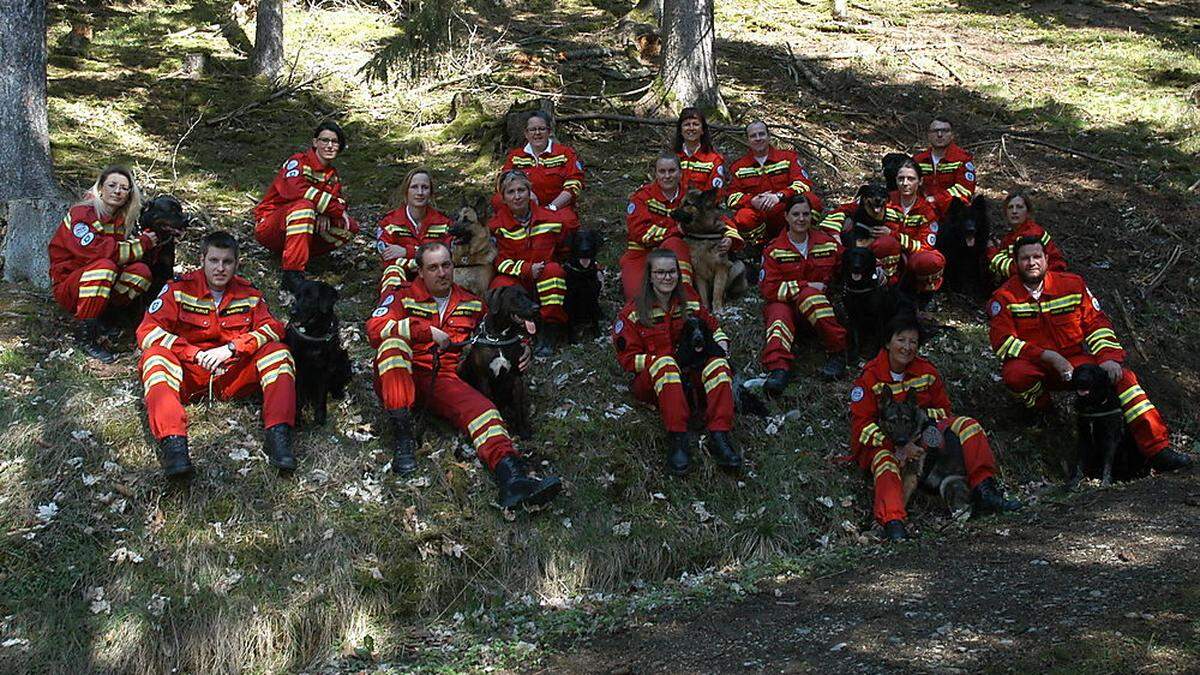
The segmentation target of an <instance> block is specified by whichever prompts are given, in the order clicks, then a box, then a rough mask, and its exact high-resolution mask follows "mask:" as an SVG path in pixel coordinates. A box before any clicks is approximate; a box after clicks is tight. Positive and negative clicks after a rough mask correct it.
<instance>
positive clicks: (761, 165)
mask: <svg viewBox="0 0 1200 675" xmlns="http://www.w3.org/2000/svg"><path fill="white" fill-rule="evenodd" d="M746 140H747V142H748V143H749V145H750V149H749V150H748V151H747V152H746V154H745V155H743V156H742V158H741V159H739V160H737V161H736V162H734V163H733V164H732V165H731V166H730V167H729V177H730V182H729V186H728V187H727V188H726V190H725V206H727V207H728V208H730V209H733V210H734V211H735V213H734V216H733V221H734V223H736V224H737V229H738V232H740V233H741V234H742V239H744V240H745V241H746V243H748V244H760V243H762V242H764V241H767V240H770V239H774V238H775V237H776V236H778V235H779V233H780V232H781V231H783V229H784V228H785V227H786V226H787V221H786V220H785V219H784V217H783V211H784V204H785V203H787V200H788V199H790V198H791V197H792V196H793V195H798V194H803V195H804V196H805V197H807V198H808V202H809V204H810V205H811V206H812V209H813V211H814V212H816V213H820V212H821V210H822V208H823V206H824V205H823V204H822V202H821V198H820V197H818V196H817V193H816V192H815V191H814V187H813V181H812V179H811V178H809V177H808V171H807V170H805V168H804V166H803V165H801V164H800V158H799V157H798V156H797V155H796V153H795V152H792V151H791V150H780V149H778V148H776V147H774V146H773V145H771V131H770V129H768V128H767V123H766V122H762V121H756V122H751V123H750V124H747V125H746Z"/></svg>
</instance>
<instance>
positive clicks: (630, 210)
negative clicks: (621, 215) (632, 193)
mask: <svg viewBox="0 0 1200 675" xmlns="http://www.w3.org/2000/svg"><path fill="white" fill-rule="evenodd" d="M634 211H637V205H636V204H634V203H633V202H629V206H626V207H625V213H628V214H629V215H633V212H634Z"/></svg>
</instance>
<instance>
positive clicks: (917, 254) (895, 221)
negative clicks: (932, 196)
mask: <svg viewBox="0 0 1200 675" xmlns="http://www.w3.org/2000/svg"><path fill="white" fill-rule="evenodd" d="M900 204H901V202H900V194H899V193H897V192H893V193H892V194H891V199H890V200H889V201H888V204H887V207H886V209H885V221H886V224H887V226H888V227H890V228H891V229H892V234H893V235H895V237H896V241H897V242H899V244H900V248H901V250H903V251H904V269H905V271H906V272H908V273H909V276H910V277H911V278H912V281H911V283H912V284H913V286H914V288H915V290H917V291H922V292H932V291H936V290H937V289H939V288H941V287H942V273H943V272H944V271H945V270H946V256H944V255H942V252H941V251H939V250H937V249H936V248H934V246H936V245H937V232H938V222H937V214H936V213H934V210H933V206H932V205H931V204H930V203H929V202H927V201H925V200H923V199H921V198H920V197H919V196H918V197H917V198H916V200H915V201H914V202H913V204H912V206H910V207H909V208H908V210H905V209H904V207H902V206H901V205H900Z"/></svg>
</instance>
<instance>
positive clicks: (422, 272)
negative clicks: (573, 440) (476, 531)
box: [367, 242, 562, 509]
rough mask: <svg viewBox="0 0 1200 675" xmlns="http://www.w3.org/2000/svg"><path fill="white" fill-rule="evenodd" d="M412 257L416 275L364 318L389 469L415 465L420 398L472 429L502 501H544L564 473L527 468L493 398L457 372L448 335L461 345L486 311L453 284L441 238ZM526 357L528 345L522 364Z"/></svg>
mask: <svg viewBox="0 0 1200 675" xmlns="http://www.w3.org/2000/svg"><path fill="white" fill-rule="evenodd" d="M415 258H416V263H417V278H416V280H415V281H413V283H412V284H411V285H409V286H406V287H402V288H392V289H389V291H388V292H386V293H384V295H383V297H382V298H381V299H380V303H379V307H377V308H376V309H375V311H374V312H372V313H371V318H370V319H368V320H367V338H368V340H370V342H371V346H372V347H374V348H375V350H376V355H375V372H376V376H377V377H376V381H375V391H376V393H378V394H379V398H380V400H381V401H382V402H383V407H384V408H385V409H386V410H387V412H388V416H389V417H390V418H391V420H392V428H393V431H394V434H395V451H394V455H393V458H392V470H393V471H395V472H396V473H398V474H409V473H412V472H413V471H416V469H417V462H416V457H415V454H414V451H415V449H416V441H415V439H414V438H413V434H412V413H411V409H412V406H413V404H414V403H419V404H420V405H422V406H424V407H425V409H426V410H428V411H429V412H431V413H433V414H435V415H437V416H439V417H441V418H443V419H445V420H446V421H447V422H449V423H450V424H451V425H453V426H454V427H455V428H457V429H459V430H461V431H465V432H466V433H467V435H468V436H470V438H471V444H472V445H474V446H475V452H476V454H477V455H478V456H479V460H480V461H481V462H483V465H484V466H485V467H487V469H488V471H490V472H492V476H493V477H494V478H495V480H496V484H497V485H498V486H499V488H500V498H499V503H500V507H501V508H505V509H510V508H514V507H517V506H521V505H526V506H536V505H540V504H545V503H547V502H549V501H550V500H552V499H554V497H556V496H557V495H558V493H559V491H560V490H561V489H562V481H560V480H559V479H558V478H556V477H546V478H540V479H539V478H531V477H529V476H527V475H526V472H525V469H524V468H523V467H522V465H521V462H520V455H519V454H518V453H517V450H516V448H514V447H513V443H512V439H511V438H510V437H509V434H508V429H507V428H506V427H505V424H504V420H503V419H501V417H500V412H499V411H498V410H496V406H495V405H493V404H492V402H491V401H490V400H488V399H487V397H486V396H484V395H483V394H481V393H479V391H477V390H476V389H474V388H473V387H471V386H470V385H469V384H467V383H466V382H464V381H463V380H462V379H460V378H459V376H458V353H457V352H456V351H454V346H455V345H454V344H452V343H458V344H459V345H461V344H462V343H464V342H466V341H467V340H468V339H469V338H470V337H471V334H472V333H473V332H474V331H475V327H476V325H478V324H479V322H480V321H481V320H482V319H483V316H484V314H485V313H486V308H485V307H484V306H483V302H482V301H480V300H479V298H477V297H475V296H474V295H471V294H470V293H468V292H467V291H466V290H464V289H463V288H462V287H461V286H457V285H455V284H454V263H453V262H452V261H451V259H450V249H448V248H447V247H446V245H445V244H443V243H441V242H430V243H426V244H422V245H421V246H420V247H419V248H418V249H417V253H416V256H415ZM528 362H529V354H528V352H526V355H525V358H523V359H522V360H521V364H520V365H521V367H522V368H524V367H525V366H527V365H528Z"/></svg>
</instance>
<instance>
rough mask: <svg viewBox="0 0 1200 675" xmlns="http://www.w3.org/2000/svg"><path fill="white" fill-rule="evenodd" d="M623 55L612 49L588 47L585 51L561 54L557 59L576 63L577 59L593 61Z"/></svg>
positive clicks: (570, 51)
mask: <svg viewBox="0 0 1200 675" xmlns="http://www.w3.org/2000/svg"><path fill="white" fill-rule="evenodd" d="M622 53H623V52H620V51H618V50H616V49H612V48H611V47H587V48H585V49H572V50H569V51H562V52H559V53H558V54H557V55H555V58H556V59H557V60H559V61H574V60H576V59H592V58H596V57H601V58H608V57H610V56H620V55H621V54H622Z"/></svg>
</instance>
